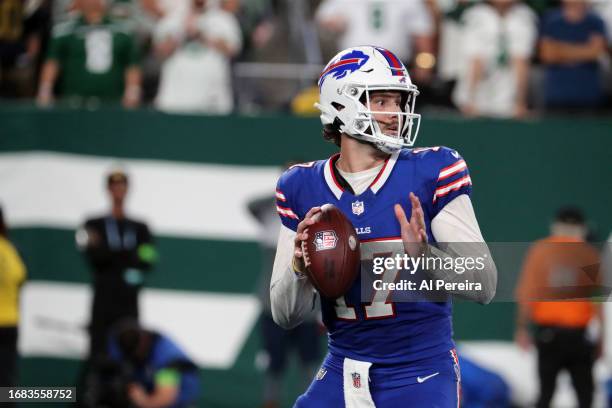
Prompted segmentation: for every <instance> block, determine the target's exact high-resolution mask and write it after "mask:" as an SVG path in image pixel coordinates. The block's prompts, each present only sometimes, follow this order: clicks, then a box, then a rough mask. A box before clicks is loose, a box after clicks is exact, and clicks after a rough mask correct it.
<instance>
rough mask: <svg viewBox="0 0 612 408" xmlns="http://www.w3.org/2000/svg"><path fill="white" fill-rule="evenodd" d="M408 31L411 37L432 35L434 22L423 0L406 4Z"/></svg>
mask: <svg viewBox="0 0 612 408" xmlns="http://www.w3.org/2000/svg"><path fill="white" fill-rule="evenodd" d="M406 6H408V7H407V9H406V11H407V13H406V20H407V21H408V22H409V23H408V24H407V26H408V30H409V31H410V33H411V34H413V35H432V34H433V27H434V22H433V18H432V15H431V13H430V11H429V9H428V8H427V6H426V5H425V2H424V1H423V0H418V1H414V2H412V4H411V3H407V4H406Z"/></svg>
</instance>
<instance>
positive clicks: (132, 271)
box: [77, 171, 157, 358]
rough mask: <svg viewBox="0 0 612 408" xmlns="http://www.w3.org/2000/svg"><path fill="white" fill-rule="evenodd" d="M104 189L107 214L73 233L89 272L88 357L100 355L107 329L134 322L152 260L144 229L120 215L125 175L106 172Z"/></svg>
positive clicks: (149, 240)
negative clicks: (108, 205) (128, 320)
mask: <svg viewBox="0 0 612 408" xmlns="http://www.w3.org/2000/svg"><path fill="white" fill-rule="evenodd" d="M107 188H108V192H109V195H110V198H111V200H112V210H111V213H110V214H109V215H107V216H104V217H100V218H93V219H89V220H87V222H85V225H84V227H83V228H82V229H81V230H79V232H78V233H77V243H78V244H79V246H80V247H81V248H82V250H83V251H84V253H85V255H86V257H87V260H88V261H89V264H90V265H91V268H92V269H93V292H94V293H93V306H92V316H91V323H90V336H91V337H90V341H91V342H90V357H92V358H95V357H96V356H99V355H104V353H105V350H106V343H107V341H108V334H109V331H110V329H111V327H112V326H113V325H115V324H116V323H117V322H119V321H120V320H122V319H124V318H132V319H138V315H139V312H138V293H139V291H140V288H141V286H142V284H143V281H144V277H143V272H145V271H148V270H149V269H151V267H152V266H153V264H154V263H155V261H156V258H157V254H156V251H155V247H154V246H153V238H152V236H151V233H150V232H149V228H148V227H147V225H146V224H144V223H142V222H138V221H134V220H132V219H130V218H128V217H127V216H126V214H125V209H124V203H125V198H126V195H127V192H128V178H127V175H126V174H125V173H123V172H122V171H115V172H112V173H110V174H109V175H108V177H107Z"/></svg>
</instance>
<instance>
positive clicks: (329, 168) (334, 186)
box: [323, 151, 400, 200]
mask: <svg viewBox="0 0 612 408" xmlns="http://www.w3.org/2000/svg"><path fill="white" fill-rule="evenodd" d="M399 153H400V152H399V151H397V152H395V153H393V154H392V155H391V156H389V158H388V159H387V160H386V161H385V164H384V165H383V167H382V168H381V169H380V172H379V173H378V175H377V176H376V178H375V179H374V181H373V182H372V184H371V185H370V190H372V192H373V193H374V194H376V193H378V191H379V190H380V189H381V188H382V187H383V186H384V185H385V182H386V181H387V179H388V178H389V176H390V175H391V172H392V171H393V167H395V163H396V162H397V157H398V156H399ZM338 157H340V153H336V154H334V155H333V156H332V157H330V158H329V159H327V161H326V162H325V167H324V168H323V176H324V178H325V182H326V183H327V186H328V187H329V189H330V190H331V192H332V193H333V194H334V196H335V197H336V199H337V200H340V197H341V196H342V193H344V192H345V191H346V190H345V189H344V188H343V187H342V185H341V184H340V183H339V181H338V179H337V178H336V172H335V171H334V169H333V166H334V165H335V163H336V160H338Z"/></svg>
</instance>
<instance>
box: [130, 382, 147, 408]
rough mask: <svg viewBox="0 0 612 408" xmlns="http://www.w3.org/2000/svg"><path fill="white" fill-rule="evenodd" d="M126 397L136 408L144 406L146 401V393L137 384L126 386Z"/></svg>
mask: <svg viewBox="0 0 612 408" xmlns="http://www.w3.org/2000/svg"><path fill="white" fill-rule="evenodd" d="M128 396H129V397H130V400H131V402H132V403H133V404H134V405H136V406H137V407H141V406H145V405H146V402H147V401H148V396H147V391H146V390H145V389H144V388H143V387H142V386H141V385H139V384H136V383H132V384H130V385H129V386H128Z"/></svg>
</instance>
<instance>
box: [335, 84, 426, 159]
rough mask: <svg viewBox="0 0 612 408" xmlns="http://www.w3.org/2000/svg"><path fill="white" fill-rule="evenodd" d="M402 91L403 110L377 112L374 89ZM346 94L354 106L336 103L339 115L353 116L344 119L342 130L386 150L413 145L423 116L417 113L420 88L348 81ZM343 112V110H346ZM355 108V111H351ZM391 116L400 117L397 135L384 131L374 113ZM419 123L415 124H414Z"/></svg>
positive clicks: (390, 150) (387, 151)
mask: <svg viewBox="0 0 612 408" xmlns="http://www.w3.org/2000/svg"><path fill="white" fill-rule="evenodd" d="M377 91H379V92H399V93H400V95H401V105H400V106H401V110H400V111H399V112H387V111H374V110H372V108H371V104H370V101H371V96H372V93H375V92H377ZM342 93H343V96H344V97H345V98H349V99H350V100H351V102H352V103H351V104H350V105H352V106H344V105H342V104H334V108H335V109H336V111H337V117H340V118H343V117H344V118H347V117H351V116H352V117H354V118H355V119H354V120H353V121H352V122H348V121H347V122H348V123H347V122H344V121H342V125H341V126H340V131H341V132H343V133H346V134H347V135H349V136H352V137H354V138H356V139H359V140H363V141H367V142H370V143H372V144H374V146H375V147H376V148H377V149H379V150H382V151H383V152H385V153H393V152H395V151H397V150H400V149H401V148H402V147H411V146H413V145H414V142H415V140H416V137H417V135H418V131H419V126H420V124H421V121H420V118H421V115H419V114H416V113H414V106H415V99H416V96H417V95H418V94H419V91H418V90H417V89H416V87H415V86H414V85H412V86H397V87H394V86H389V85H384V86H372V85H357V84H349V85H347V86H345V87H344V89H343V90H342ZM343 111H344V112H343ZM350 111H353V112H350ZM380 115H389V116H396V117H397V124H398V126H397V131H396V133H395V134H392V135H390V134H385V133H383V132H382V130H381V126H380V124H379V123H378V121H377V120H376V119H375V116H380ZM415 122H416V123H415Z"/></svg>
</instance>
